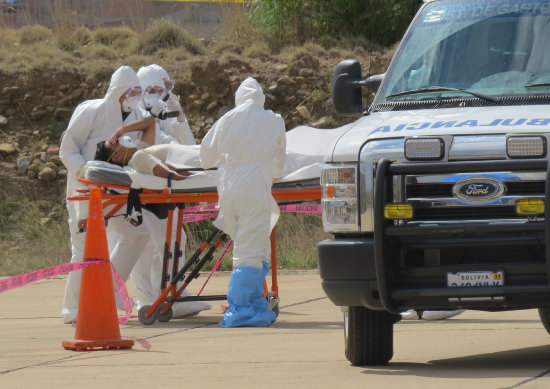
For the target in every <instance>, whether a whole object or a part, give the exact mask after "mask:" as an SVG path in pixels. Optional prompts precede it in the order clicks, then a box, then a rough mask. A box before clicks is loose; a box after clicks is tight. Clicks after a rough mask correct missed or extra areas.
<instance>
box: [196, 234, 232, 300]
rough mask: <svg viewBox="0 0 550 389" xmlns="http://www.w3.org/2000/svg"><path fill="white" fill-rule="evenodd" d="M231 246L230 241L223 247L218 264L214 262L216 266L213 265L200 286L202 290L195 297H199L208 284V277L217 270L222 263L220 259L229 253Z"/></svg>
mask: <svg viewBox="0 0 550 389" xmlns="http://www.w3.org/2000/svg"><path fill="white" fill-rule="evenodd" d="M232 244H233V241H232V240H229V242H228V243H227V246H225V249H224V250H223V252H222V255H220V259H218V262H216V264H215V265H214V267H213V268H212V271H211V272H210V275H209V276H208V278H207V279H206V281H204V284H203V285H202V288H201V290H200V291H199V293H198V294H197V296H200V295H201V293H202V291H203V290H204V287H205V286H206V284H207V283H208V281H210V277H212V274H214V273H215V272H216V270H218V266H220V263H222V259H223V257H225V254H227V252H228V251H229V248H230V247H231V245H232Z"/></svg>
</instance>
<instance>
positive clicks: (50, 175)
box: [38, 167, 57, 181]
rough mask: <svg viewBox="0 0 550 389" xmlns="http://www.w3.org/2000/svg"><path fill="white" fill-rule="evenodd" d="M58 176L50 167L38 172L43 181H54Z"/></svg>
mask: <svg viewBox="0 0 550 389" xmlns="http://www.w3.org/2000/svg"><path fill="white" fill-rule="evenodd" d="M56 177H57V173H56V172H55V170H53V169H52V168H50V167H45V168H44V169H42V171H41V172H40V173H38V179H39V180H41V181H53V180H55V178H56Z"/></svg>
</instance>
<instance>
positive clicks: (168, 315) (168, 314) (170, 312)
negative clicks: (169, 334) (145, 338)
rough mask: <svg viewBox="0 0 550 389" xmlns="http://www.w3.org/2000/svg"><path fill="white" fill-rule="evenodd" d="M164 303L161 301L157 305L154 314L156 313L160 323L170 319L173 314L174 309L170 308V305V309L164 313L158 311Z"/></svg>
mask: <svg viewBox="0 0 550 389" xmlns="http://www.w3.org/2000/svg"><path fill="white" fill-rule="evenodd" d="M165 305H166V303H162V304H160V305H159V307H158V308H157V310H156V312H155V314H156V315H157V320H158V321H160V322H161V323H166V322H168V321H170V319H171V318H172V315H173V314H174V311H173V310H172V307H170V309H168V311H166V313H165V314H162V313H161V312H160V310H161V309H162V308H163V307H164V306H165Z"/></svg>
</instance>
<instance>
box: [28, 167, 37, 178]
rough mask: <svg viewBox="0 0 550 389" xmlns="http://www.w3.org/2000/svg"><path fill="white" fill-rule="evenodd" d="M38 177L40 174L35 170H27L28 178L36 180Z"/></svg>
mask: <svg viewBox="0 0 550 389" xmlns="http://www.w3.org/2000/svg"><path fill="white" fill-rule="evenodd" d="M31 166H33V165H31ZM29 168H30V166H29ZM37 175H38V173H37V172H36V171H35V170H27V177H29V178H36V176H37Z"/></svg>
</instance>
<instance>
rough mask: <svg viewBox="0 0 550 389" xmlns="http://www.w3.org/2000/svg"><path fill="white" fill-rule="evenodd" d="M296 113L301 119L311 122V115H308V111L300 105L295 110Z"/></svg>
mask: <svg viewBox="0 0 550 389" xmlns="http://www.w3.org/2000/svg"><path fill="white" fill-rule="evenodd" d="M296 111H297V112H298V113H299V114H300V116H301V117H303V118H304V119H306V120H311V114H310V113H309V110H308V109H307V107H305V106H303V105H300V106H298V107H297V108H296Z"/></svg>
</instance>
